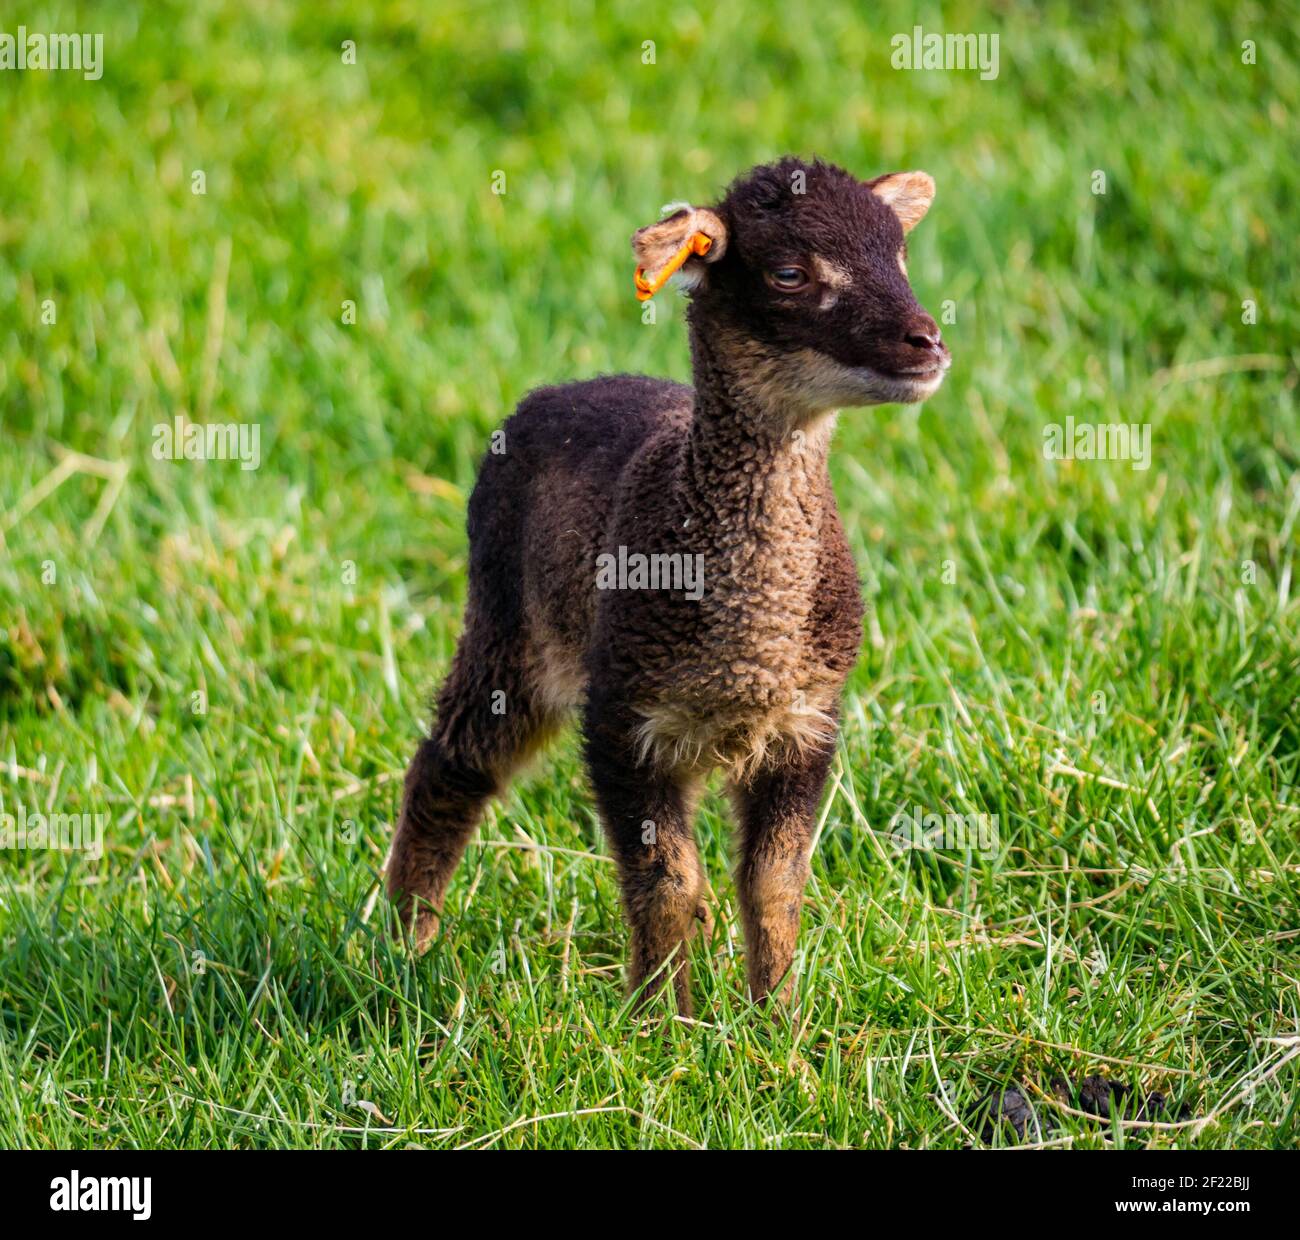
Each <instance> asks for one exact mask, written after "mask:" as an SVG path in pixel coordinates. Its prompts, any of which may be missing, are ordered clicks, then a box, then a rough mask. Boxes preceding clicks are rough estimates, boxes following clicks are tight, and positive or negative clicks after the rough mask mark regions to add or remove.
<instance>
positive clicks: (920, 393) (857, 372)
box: [852, 355, 952, 405]
mask: <svg viewBox="0 0 1300 1240" xmlns="http://www.w3.org/2000/svg"><path fill="white" fill-rule="evenodd" d="M951 365H952V358H951V357H950V356H947V355H945V356H944V357H942V358H940V359H939V360H937V361H935V362H932V363H930V364H929V365H927V366H916V367H911V368H909V369H908V370H901V371H891V370H878V369H875V368H874V367H871V366H854V367H853V368H852V374H853V376H854V378H855V379H856V380H857V382H858V383H859V384H860V385H861V387H862V389H863V392H864V394H866V395H868V396H869V398H870V399H869V400H868V401H867V402H865V403H869V404H881V405H884V404H890V405H893V404H899V405H914V404H917V403H918V402H919V401H923V400H926V399H928V398H929V397H931V396H933V395H934V394H935V392H937V391H938V390H939V385H940V384H941V383H943V378H944V375H946V374H947V373H948V367H949V366H951Z"/></svg>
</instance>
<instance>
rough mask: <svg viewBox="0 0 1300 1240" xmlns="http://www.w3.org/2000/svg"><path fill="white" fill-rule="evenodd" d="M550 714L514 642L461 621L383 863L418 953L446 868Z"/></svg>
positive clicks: (434, 918) (428, 933)
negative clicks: (461, 632) (462, 629)
mask: <svg viewBox="0 0 1300 1240" xmlns="http://www.w3.org/2000/svg"><path fill="white" fill-rule="evenodd" d="M553 722H554V720H553V719H552V718H551V717H550V716H549V715H548V714H547V712H546V711H545V710H544V709H543V708H542V707H541V706H540V705H539V702H538V694H537V693H536V691H535V689H534V687H533V686H532V684H531V683H530V681H529V677H528V675H527V672H526V669H525V667H524V666H523V663H522V655H521V652H520V650H519V643H518V642H513V643H508V642H503V641H495V640H493V639H492V635H491V633H490V632H484V631H483V627H482V626H481V625H480V624H478V623H476V622H475V620H474V618H473V617H468V618H467V622H466V626H465V634H464V636H463V637H462V638H461V641H460V645H459V646H458V647H457V650H456V656H455V658H454V659H453V660H452V666H451V671H450V672H449V673H448V675H447V679H446V681H445V682H444V683H443V686H442V689H441V690H440V692H439V694H438V701H437V708H436V716H435V722H434V725H433V729H432V732H431V734H430V735H429V737H428V738H427V739H426V740H423V741H421V742H420V747H419V749H417V750H416V753H415V757H414V758H413V759H412V761H411V765H410V767H409V768H408V770H407V772H406V786H405V790H404V792H403V797H402V812H401V817H400V818H399V819H398V824H397V831H396V833H395V834H394V836H393V845H392V849H391V851H390V854H389V859H388V893H389V896H390V897H391V898H392V900H393V901H394V903H395V904H396V906H397V910H398V914H399V916H400V917H401V920H402V924H403V926H404V927H405V928H406V929H407V930H408V931H409V933H410V935H411V938H412V940H413V942H414V944H415V946H416V947H417V949H421V950H422V949H423V948H425V947H427V946H428V944H429V941H430V940H431V939H432V938H433V936H434V934H436V933H437V929H438V918H439V916H440V914H441V913H442V906H443V900H444V898H445V897H446V894H447V884H448V883H449V882H450V881H451V876H452V872H453V871H454V870H455V868H456V865H457V863H458V862H459V861H460V858H461V856H462V854H463V853H464V851H465V848H466V845H467V844H468V843H469V841H470V838H471V837H472V836H473V834H474V830H475V828H476V827H477V826H478V823H479V819H480V818H481V817H482V814H483V810H484V807H485V806H486V804H487V802H488V800H489V798H491V797H493V796H496V795H499V794H500V793H501V792H502V791H503V790H504V788H505V784H506V781H507V780H508V779H509V776H510V773H511V771H512V770H514V769H515V767H516V766H517V765H518V764H519V763H520V762H521V761H522V760H523V759H524V758H525V757H526V756H527V755H528V753H529V752H530V751H531V750H532V749H533V748H535V747H536V745H537V744H538V743H539V742H540V741H541V740H542V739H543V738H544V736H545V734H546V733H547V732H548V731H549V730H550V727H551V726H552V724H553Z"/></svg>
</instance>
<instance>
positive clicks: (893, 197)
mask: <svg viewBox="0 0 1300 1240" xmlns="http://www.w3.org/2000/svg"><path fill="white" fill-rule="evenodd" d="M867 184H868V186H870V188H871V192H872V193H873V194H875V195H876V197H877V198H880V199H883V200H884V203H885V205H886V206H888V207H889V208H890V209H891V210H892V211H893V212H894V214H895V215H896V216H898V221H899V223H900V224H902V226H903V231H904V232H905V233H909V232H911V231H912V229H913V228H915V227H916V226H917V225H918V224H919V223H920V222H921V220H922V219H923V218H924V216H925V213H926V212H927V211H928V210H929V209H930V204H931V203H932V202H933V201H934V178H933V177H932V176H931V175H930V174H929V173H928V172H887V173H886V174H885V175H884V176H883V177H877V178H876V179H875V180H874V181H868V182H867Z"/></svg>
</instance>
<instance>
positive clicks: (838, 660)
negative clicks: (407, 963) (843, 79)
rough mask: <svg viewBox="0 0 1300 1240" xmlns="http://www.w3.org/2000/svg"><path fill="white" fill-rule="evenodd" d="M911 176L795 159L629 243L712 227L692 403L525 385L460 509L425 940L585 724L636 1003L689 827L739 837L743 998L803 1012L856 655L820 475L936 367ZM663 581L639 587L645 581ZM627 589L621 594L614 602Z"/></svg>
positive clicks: (401, 859) (690, 882)
mask: <svg viewBox="0 0 1300 1240" xmlns="http://www.w3.org/2000/svg"><path fill="white" fill-rule="evenodd" d="M933 196H934V182H933V181H932V180H931V178H930V177H929V176H928V175H926V174H925V173H924V172H900V173H891V174H889V175H887V176H881V177H877V178H876V179H875V180H872V181H865V182H864V181H859V180H858V179H857V178H856V177H854V176H852V175H851V174H849V173H847V172H845V171H843V170H842V169H840V168H837V167H834V166H831V165H829V164H825V163H822V162H820V161H818V162H816V163H812V164H807V163H804V162H802V161H800V160H797V159H793V158H787V159H783V160H781V161H780V162H778V163H774V164H769V165H765V166H762V167H759V168H755V169H753V170H752V171H751V172H749V173H747V174H746V175H745V176H743V177H741V178H739V179H738V180H737V181H736V182H734V183H733V184H732V186H731V187H730V189H729V190H728V191H727V194H726V196H725V197H724V198H723V199H722V201H721V202H720V203H718V204H717V205H716V206H714V207H711V208H704V207H698V208H697V207H691V208H685V209H682V210H679V211H677V212H676V213H675V214H674V215H671V216H669V217H668V218H666V219H663V220H660V221H659V222H658V223H655V224H651V225H650V226H649V227H647V228H642V229H641V230H640V231H639V232H637V233H636V234H635V236H634V237H633V239H632V245H633V249H634V250H635V252H636V257H637V261H638V262H639V263H640V265H641V267H642V268H644V271H645V273H646V275H647V276H650V277H653V276H654V275H655V274H656V273H658V272H661V271H662V270H663V269H664V267H665V265H666V264H667V263H668V262H669V260H670V259H671V257H672V256H673V255H674V254H675V253H676V252H677V251H678V249H679V248H680V247H681V246H682V245H683V244H684V243H686V242H688V241H689V240H690V238H691V237H692V236H693V235H694V234H695V233H696V232H703V233H704V234H705V235H706V236H707V237H708V238H709V239H710V241H711V245H710V247H709V248H708V250H707V253H705V254H704V255H703V256H696V257H692V258H691V259H690V260H689V261H688V262H687V263H686V265H685V267H683V268H682V272H681V279H682V282H683V283H684V284H685V285H686V287H687V288H688V290H689V295H690V305H689V311H688V322H689V327H690V341H691V358H692V365H693V371H694V380H695V382H694V387H684V386H682V385H680V384H677V383H671V382H667V381H665V380H660V379H651V378H645V377H642V376H631V375H614V376H604V377H601V378H597V379H592V380H589V381H587V382H582V383H569V384H563V385H561V386H558V387H548V388H541V389H539V390H537V391H535V392H532V393H530V394H529V395H528V396H527V397H526V398H525V399H524V400H523V401H522V402H521V404H520V405H519V408H518V410H517V411H516V413H515V414H514V416H513V417H511V418H510V419H509V420H508V421H507V422H506V423H505V426H504V442H503V443H502V442H501V441H500V440H499V439H498V442H497V447H498V448H504V451H495V452H490V453H489V454H488V455H487V456H486V458H485V459H484V461H483V465H482V468H481V470H480V473H479V478H478V483H477V485H476V486H475V488H474V493H473V496H472V497H471V499H470V502H469V543H470V552H469V555H470V563H469V598H468V603H467V606H466V610H465V626H464V632H463V634H462V636H461V638H460V643H459V646H458V647H457V650H456V654H455V657H454V659H453V661H452V665H451V670H450V672H449V673H448V675H447V679H446V681H445V682H444V684H443V686H442V689H441V692H440V693H439V694H438V698H437V709H436V717H435V721H434V724H433V728H432V731H431V733H430V735H429V737H428V739H427V740H424V741H422V742H421V743H420V746H419V749H418V750H417V752H416V754H415V757H414V759H413V760H412V762H411V766H410V769H409V771H408V772H407V776H406V787H405V794H404V800H403V805H402V812H401V818H400V820H399V822H398V825H397V831H396V834H395V836H394V839H393V845H392V851H391V855H390V858H389V863H388V871H387V872H388V889H389V893H390V894H391V896H392V897H393V899H394V900H395V901H396V903H397V908H398V910H399V913H400V915H401V918H402V921H403V924H404V926H405V927H406V928H407V929H408V931H409V933H410V934H411V936H412V937H413V939H414V942H415V944H416V946H417V947H419V948H423V947H425V946H427V944H428V942H429V941H430V939H431V938H432V936H433V935H434V933H435V932H436V930H437V926H438V916H439V914H440V913H441V910H442V907H443V900H444V897H445V895H446V891H447V885H448V882H449V880H450V879H451V876H452V872H453V870H454V869H455V867H456V864H457V862H458V861H459V860H460V857H461V854H462V853H463V852H464V850H465V847H466V844H467V843H468V841H469V839H470V837H471V835H472V834H473V832H474V830H475V827H476V825H477V824H478V821H479V818H480V815H481V814H482V812H483V809H484V806H485V804H486V802H487V801H488V799H489V798H490V797H492V796H495V795H498V794H500V793H501V792H502V791H503V790H504V788H505V786H506V784H507V781H508V780H509V778H510V775H511V772H512V771H514V770H515V769H516V768H517V767H518V765H519V764H520V762H521V761H522V760H523V759H525V758H526V757H527V756H528V755H529V753H530V752H532V751H533V750H535V749H536V747H537V746H538V745H539V744H540V743H541V742H542V741H543V740H545V739H546V738H547V737H548V736H549V735H550V734H552V733H553V732H554V731H555V729H556V728H557V727H558V726H559V725H560V724H561V723H562V722H563V721H564V720H565V718H566V717H567V716H569V715H570V714H571V713H572V712H574V711H575V710H580V711H581V712H582V726H583V735H584V739H585V756H586V762H587V767H588V771H589V773H590V777H591V782H592V786H593V788H594V791H595V797H596V802H597V805H598V807H599V810H600V817H601V820H602V822H603V825H604V828H605V831H606V833H607V835H608V839H609V846H610V849H611V851H612V852H613V855H614V858H615V860H616V862H617V866H618V874H619V878H620V881H621V885H622V891H623V900H624V906H625V910H626V914H627V918H628V921H629V923H630V925H631V952H630V956H631V959H630V962H629V968H628V984H629V989H630V990H631V991H632V992H633V993H637V994H639V995H640V997H641V1000H642V1001H644V1000H645V999H646V998H647V997H649V996H650V995H651V994H653V993H654V992H655V991H656V989H657V988H658V987H659V986H660V985H661V984H662V982H663V980H664V979H665V978H667V977H671V978H672V980H673V984H674V989H675V992H676V1002H677V1007H678V1010H679V1011H680V1012H682V1013H684V1014H689V1013H690V1011H691V1004H690V995H689V979H688V975H687V966H686V961H685V948H686V943H687V941H688V940H689V939H690V938H691V937H692V935H693V933H694V932H695V931H697V930H703V931H704V932H705V933H706V934H707V932H708V930H709V928H710V925H711V919H710V915H709V911H708V907H707V904H706V902H705V898H704V897H705V893H706V890H707V885H706V881H705V877H704V872H703V870H702V868H701V865H700V860H699V856H698V853H697V851H696V846H695V838H694V831H693V826H692V817H693V811H694V808H695V805H696V802H697V799H698V797H699V793H700V790H701V786H702V784H703V782H704V779H705V777H706V776H707V774H708V772H709V771H710V770H711V769H714V768H721V769H722V771H723V772H724V774H725V777H726V779H727V781H728V790H729V793H730V796H731V799H732V802H733V804H734V806H735V812H736V817H737V820H738V823H739V828H740V831H739V835H740V839H739V860H738V866H737V872H736V884H737V888H738V894H739V903H740V908H741V911H742V914H743V918H744V928H745V941H746V951H747V962H748V974H749V989H750V994H751V996H752V997H753V998H754V999H755V1000H759V999H762V998H764V997H766V996H767V995H769V994H772V993H773V992H777V993H778V994H780V995H781V996H782V997H785V996H787V995H788V993H789V990H790V985H791V981H792V975H791V965H792V962H793V958H794V951H795V944H796V939H797V936H798V931H799V915H800V908H801V905H802V902H803V891H804V886H805V884H806V882H807V880H808V876H809V872H810V869H809V853H810V850H811V846H812V840H813V833H814V826H815V820H816V812H817V805H818V801H819V799H820V796H821V793H822V787H823V785H824V783H825V781H826V777H827V772H828V770H829V767H830V764H831V759H832V755H833V753H834V749H835V742H836V733H837V728H838V716H839V701H840V696H841V693H842V691H843V687H844V682H845V680H846V679H847V678H848V675H849V672H850V671H851V670H852V667H853V663H854V660H855V659H856V657H857V653H858V647H859V643H860V639H861V622H862V602H861V596H860V587H859V583H858V576H857V572H856V569H855V567H854V564H853V559H852V556H851V555H850V553H849V547H848V543H847V541H846V540H845V536H844V530H843V527H842V526H841V524H840V517H839V513H838V511H837V510H836V506H835V497H834V495H833V494H832V492H831V485H830V479H829V475H828V472H827V452H828V450H829V447H830V438H831V430H832V426H833V422H834V417H835V411H836V409H838V408H839V407H840V406H846V405H848V406H853V405H875V404H883V403H888V402H904V403H910V402H916V401H921V400H924V399H925V398H926V397H928V396H930V395H931V394H932V393H933V392H934V391H935V390H936V389H937V388H938V387H939V385H940V383H941V382H942V381H943V377H944V373H945V372H946V370H947V369H948V365H949V361H950V358H949V354H948V350H947V348H946V347H945V346H944V344H943V342H942V340H941V339H940V335H939V330H938V327H937V326H936V325H935V322H934V320H933V319H932V318H931V317H930V316H929V315H928V314H926V313H925V311H924V310H922V309H921V307H920V305H918V303H917V301H916V298H915V296H914V295H913V293H912V289H911V287H910V285H909V284H908V280H907V269H906V266H905V257H906V255H905V243H904V235H905V234H906V233H907V232H908V231H909V230H910V229H911V228H912V227H913V226H914V225H915V224H916V223H917V222H918V221H919V220H920V219H921V217H922V216H923V215H924V214H925V212H926V210H927V209H928V207H929V205H930V201H931V199H932V198H933ZM647 566H649V567H647ZM615 587H621V588H615Z"/></svg>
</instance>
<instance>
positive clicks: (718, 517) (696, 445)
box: [679, 331, 834, 557]
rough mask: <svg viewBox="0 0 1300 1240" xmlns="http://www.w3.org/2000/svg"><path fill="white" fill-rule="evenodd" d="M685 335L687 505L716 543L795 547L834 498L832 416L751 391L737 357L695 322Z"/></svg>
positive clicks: (754, 549)
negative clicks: (690, 411)
mask: <svg viewBox="0 0 1300 1240" xmlns="http://www.w3.org/2000/svg"><path fill="white" fill-rule="evenodd" d="M691 343H692V356H693V359H694V370H695V409H694V416H693V419H692V422H691V428H690V432H689V434H688V435H687V437H686V440H685V442H684V444H683V448H682V457H681V470H680V474H679V485H680V488H681V491H680V494H681V499H682V501H683V504H684V506H685V508H686V509H687V514H686V515H687V516H688V517H689V518H690V520H691V524H692V525H694V524H695V522H696V521H698V522H700V523H701V525H702V526H703V527H704V528H705V529H707V530H708V531H709V532H710V538H711V541H713V542H714V543H715V545H719V546H725V545H738V546H740V545H743V546H744V547H745V550H746V551H747V554H748V555H751V556H752V555H764V556H778V557H779V556H782V555H795V556H799V557H802V555H803V554H804V552H805V549H806V544H807V543H808V542H809V541H815V540H816V538H817V536H818V533H819V531H820V528H821V522H822V515H823V512H824V510H825V508H826V506H827V505H829V504H833V503H834V499H833V497H832V493H831V489H830V481H829V477H828V473H827V463H826V462H827V450H828V447H829V440H830V432H831V419H830V418H829V417H827V418H823V419H821V420H820V421H817V422H813V423H808V422H801V421H800V419H799V418H798V417H797V416H795V415H794V413H793V411H789V410H785V409H782V408H780V407H779V406H777V405H774V404H773V403H771V402H770V401H767V400H764V399H763V398H762V395H761V394H758V393H756V392H755V390H754V385H753V382H752V377H751V376H750V375H748V374H746V373H745V372H744V370H743V366H742V363H743V359H741V358H736V357H735V356H734V353H731V351H730V350H723V349H720V348H719V347H717V345H716V344H715V342H714V341H713V340H711V339H709V338H708V337H706V336H705V335H704V333H697V332H694V331H693V332H692V342H691ZM738 371H739V373H738Z"/></svg>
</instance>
